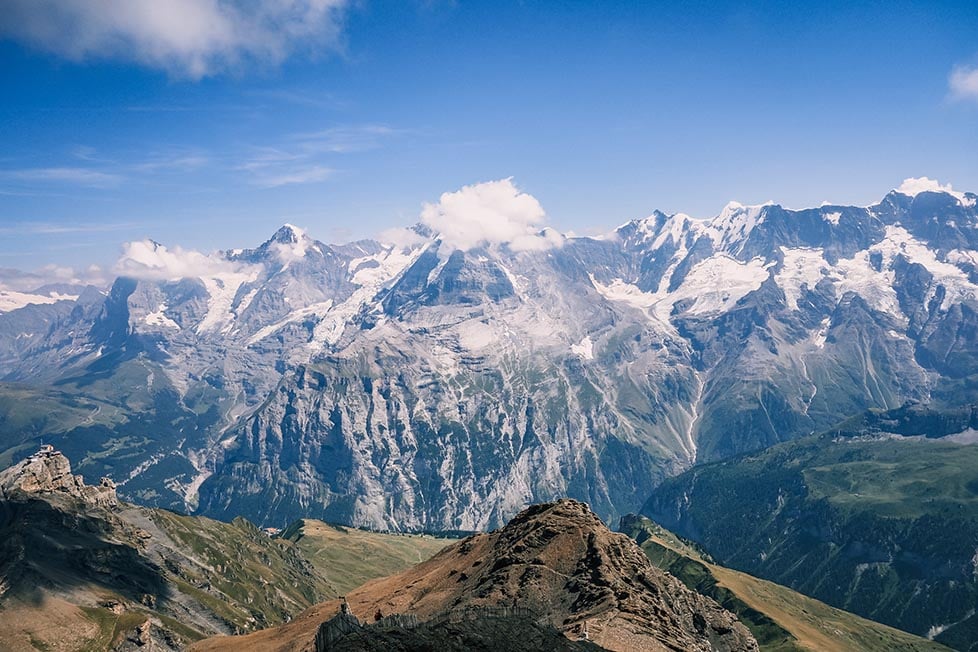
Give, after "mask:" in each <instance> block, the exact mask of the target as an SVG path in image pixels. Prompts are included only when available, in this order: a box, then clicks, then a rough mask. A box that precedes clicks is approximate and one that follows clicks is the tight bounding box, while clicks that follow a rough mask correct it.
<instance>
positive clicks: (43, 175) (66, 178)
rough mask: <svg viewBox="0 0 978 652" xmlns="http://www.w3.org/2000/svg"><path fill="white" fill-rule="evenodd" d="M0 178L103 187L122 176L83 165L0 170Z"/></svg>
mask: <svg viewBox="0 0 978 652" xmlns="http://www.w3.org/2000/svg"><path fill="white" fill-rule="evenodd" d="M0 179H8V180H12V181H25V182H42V183H46V182H52V183H68V184H72V185H77V186H89V187H93V188H105V187H109V186H115V185H118V184H119V182H121V181H122V179H123V177H122V176H120V175H118V174H113V173H109V172H102V171H100V170H93V169H92V168H84V167H50V168H23V169H18V170H0Z"/></svg>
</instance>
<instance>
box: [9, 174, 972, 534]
mask: <svg viewBox="0 0 978 652" xmlns="http://www.w3.org/2000/svg"><path fill="white" fill-rule="evenodd" d="M919 185H920V184H918V186H919ZM976 204H978V196H976V195H974V194H971V193H955V192H952V191H949V190H945V189H940V188H935V187H931V186H928V185H926V184H924V185H923V186H922V187H914V185H913V184H905V185H904V186H903V187H901V190H900V191H894V192H891V193H890V194H888V195H887V196H886V197H885V198H884V199H883V200H882V201H881V202H879V203H878V204H875V205H873V206H869V207H852V206H831V205H825V206H822V207H819V208H813V209H807V210H788V209H785V208H782V207H780V206H778V205H774V204H767V205H762V206H742V205H739V204H734V203H731V204H729V205H728V206H727V207H725V208H724V210H723V211H722V212H721V213H720V214H719V215H718V216H716V217H715V218H712V219H706V220H704V219H694V218H691V217H689V216H686V215H683V214H676V215H665V214H663V213H659V212H656V213H654V214H652V215H651V216H650V217H648V218H646V219H643V220H637V221H633V222H629V223H627V224H624V225H622V226H621V227H619V228H618V229H617V230H615V231H614V232H613V233H611V234H608V235H607V236H605V237H603V238H581V237H565V236H561V235H559V234H556V233H555V232H553V231H551V230H546V229H544V230H541V231H539V232H535V233H532V234H529V235H521V236H520V238H521V239H520V240H519V244H518V246H517V245H516V244H515V241H514V243H512V244H510V245H507V244H489V243H488V242H482V243H477V244H475V245H474V246H465V247H461V248H460V247H459V246H458V245H457V242H455V241H453V240H451V239H449V238H446V237H444V236H443V235H442V234H441V233H440V232H438V231H436V230H433V229H432V228H431V227H430V225H429V226H424V225H419V226H418V227H415V229H413V230H411V231H410V232H409V235H410V237H406V238H403V242H402V243H401V244H398V245H391V244H381V243H378V242H372V241H365V242H357V243H352V244H347V245H339V246H337V245H327V244H324V243H321V242H318V241H316V240H314V239H312V238H310V237H309V236H308V235H306V234H305V233H304V232H303V231H302V230H301V229H297V228H295V227H292V226H288V225H287V226H285V227H283V228H282V229H281V230H279V231H278V232H277V233H275V234H274V236H273V237H272V238H271V239H269V240H268V241H267V242H265V243H263V244H262V245H260V246H259V247H257V248H255V249H251V250H245V251H234V252H225V253H222V254H220V255H215V256H203V255H200V254H191V253H190V252H184V251H180V250H173V251H171V250H169V249H167V248H166V247H163V246H162V245H159V244H156V243H151V242H146V243H136V244H135V245H131V246H130V249H129V250H128V251H127V256H126V257H125V259H124V260H123V262H122V263H121V264H120V272H121V275H120V277H119V278H118V279H117V280H116V281H115V283H114V284H113V285H112V287H111V289H110V290H109V291H108V292H107V293H102V292H99V291H97V290H96V289H94V288H88V289H86V290H82V291H80V292H79V294H78V296H77V298H73V299H70V300H69V298H68V297H61V296H59V297H58V299H61V300H55V301H46V300H45V301H38V302H35V303H32V304H31V305H27V306H25V307H21V308H17V309H13V310H10V311H8V312H6V313H4V314H2V315H0V374H2V377H3V378H4V379H5V380H6V381H7V385H5V386H4V393H3V395H0V408H2V409H3V410H4V412H3V414H4V415H5V416H4V418H3V420H2V421H0V428H2V432H0V435H2V437H3V439H2V440H0V441H2V442H3V446H2V448H3V449H5V450H6V451H7V453H6V454H7V455H12V456H20V455H22V452H21V451H24V450H30V449H31V448H33V447H34V445H35V443H36V442H37V440H38V439H40V438H45V439H48V440H51V441H53V442H54V443H56V444H57V445H58V446H59V447H60V448H62V449H63V450H66V452H68V454H69V455H71V456H73V457H75V458H77V459H83V460H84V461H83V462H82V464H81V465H80V466H79V470H80V471H81V472H82V473H85V474H86V475H92V476H96V477H97V476H99V475H101V474H106V473H109V474H112V475H113V476H114V478H115V479H116V480H117V481H119V483H120V487H119V491H120V493H121V494H122V495H127V496H130V497H132V498H136V499H140V500H142V501H144V502H150V503H156V504H164V505H170V506H181V507H187V508H191V509H198V510H199V511H201V512H202V513H205V514H211V515H236V514H244V515H246V516H249V517H251V518H253V519H256V520H258V521H261V522H269V523H282V522H284V521H287V520H289V519H290V518H293V517H296V516H320V517H326V518H329V519H331V520H335V521H345V522H349V523H352V524H358V525H371V526H375V527H382V528H392V529H418V528H427V529H476V528H483V527H487V526H492V525H498V524H501V523H503V522H505V520H506V519H507V518H509V517H510V516H512V515H513V514H515V513H516V512H517V511H518V510H519V509H520V508H521V507H523V506H524V505H525V504H526V503H528V502H533V501H540V500H547V499H551V498H554V497H558V496H564V495H569V496H572V497H575V498H580V499H584V500H587V501H588V502H590V503H591V504H592V505H593V506H594V508H595V510H596V511H597V512H598V513H600V514H601V515H603V516H605V517H613V516H615V515H618V514H620V513H624V512H626V511H631V510H635V509H637V508H638V507H639V506H641V504H642V503H643V502H644V501H645V499H646V498H647V497H648V494H649V491H650V490H651V488H652V487H653V486H654V485H655V484H656V483H657V482H658V481H660V480H661V479H663V478H664V477H666V476H669V475H673V474H675V473H677V472H679V471H681V470H683V469H685V468H687V467H688V466H690V465H691V464H693V463H694V462H696V461H704V460H714V459H721V458H724V457H727V456H730V455H733V454H736V453H739V452H742V451H746V450H752V449H756V448H760V447H763V446H766V445H769V444H771V443H774V442H776V441H780V440H783V439H787V438H792V437H795V436H799V435H802V434H807V433H810V432H812V431H816V430H819V429H822V428H826V427H828V426H830V425H832V424H833V423H835V422H836V421H838V420H839V419H840V418H843V417H845V416H847V415H850V414H853V413H856V412H859V411H861V410H864V409H865V408H867V407H884V408H885V407H896V406H899V405H900V404H902V403H904V402H905V401H907V400H915V401H922V402H927V401H934V402H942V401H943V402H952V403H953V402H956V401H961V400H974V389H973V387H974V377H973V376H974V372H975V370H976V369H978V367H976V366H975V361H976V357H975V356H976V355H978V208H976ZM467 244H468V245H471V243H467ZM49 296H51V297H53V295H49ZM25 400H30V401H33V402H34V403H33V404H34V405H38V406H42V407H43V414H44V418H43V419H42V418H40V417H38V415H37V414H35V413H31V414H24V413H23V409H22V406H23V405H24V401H25Z"/></svg>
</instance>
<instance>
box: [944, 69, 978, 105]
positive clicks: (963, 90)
mask: <svg viewBox="0 0 978 652" xmlns="http://www.w3.org/2000/svg"><path fill="white" fill-rule="evenodd" d="M948 87H949V88H950V91H951V97H952V98H954V99H956V100H974V101H976V102H978V65H975V66H955V67H954V69H952V70H951V75H950V76H949V77H948Z"/></svg>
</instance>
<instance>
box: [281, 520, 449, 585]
mask: <svg viewBox="0 0 978 652" xmlns="http://www.w3.org/2000/svg"><path fill="white" fill-rule="evenodd" d="M280 537H281V538H282V539H285V540H287V541H291V542H293V543H295V545H296V546H297V547H298V548H299V549H300V550H301V551H302V554H303V555H304V557H305V558H306V559H308V560H309V562H310V563H311V564H312V565H313V566H314V567H315V568H316V570H317V571H318V572H319V573H320V574H322V575H323V576H324V577H326V578H327V580H328V582H329V586H330V588H331V590H332V591H334V592H335V595H336V596H340V595H344V594H345V593H346V592H348V591H350V590H352V589H355V588H356V587H358V586H360V585H361V584H363V583H364V582H366V581H367V580H370V579H374V578H376V577H386V576H387V575H393V574H394V573H399V572H400V571H402V570H405V569H406V568H410V567H411V566H414V565H415V564H419V563H421V562H423V561H425V560H426V559H428V558H429V557H431V556H432V555H434V554H435V553H436V552H438V551H439V550H441V549H442V548H444V547H445V546H447V545H448V544H450V543H454V541H455V540H454V539H442V538H436V537H432V536H429V535H421V534H384V533H379V532H369V531H366V530H358V529H354V528H347V527H342V526H338V525H331V524H329V523H323V522H322V521H317V520H314V519H302V520H299V521H296V522H295V523H293V524H292V525H290V526H289V527H288V528H286V529H285V530H284V531H283V532H282V534H281V535H280Z"/></svg>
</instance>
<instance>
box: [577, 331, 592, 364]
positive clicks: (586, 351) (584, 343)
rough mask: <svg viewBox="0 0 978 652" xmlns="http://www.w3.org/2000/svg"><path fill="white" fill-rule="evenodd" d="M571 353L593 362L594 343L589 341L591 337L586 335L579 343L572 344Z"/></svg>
mask: <svg viewBox="0 0 978 652" xmlns="http://www.w3.org/2000/svg"><path fill="white" fill-rule="evenodd" d="M571 351H572V352H574V353H575V354H577V355H579V356H580V357H582V358H584V359H585V360H594V342H592V341H591V336H590V335H587V336H585V337H584V339H583V340H581V341H580V343H578V344H572V345H571Z"/></svg>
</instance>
